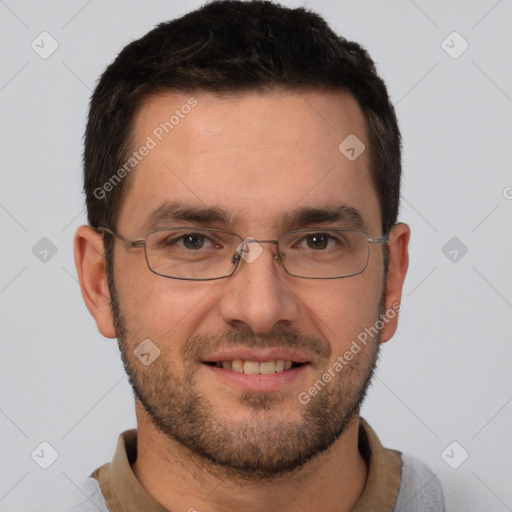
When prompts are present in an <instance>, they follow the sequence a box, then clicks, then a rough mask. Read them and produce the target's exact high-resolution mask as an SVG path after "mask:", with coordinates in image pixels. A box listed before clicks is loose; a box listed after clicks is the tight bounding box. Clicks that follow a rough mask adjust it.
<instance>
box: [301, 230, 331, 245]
mask: <svg viewBox="0 0 512 512" xmlns="http://www.w3.org/2000/svg"><path fill="white" fill-rule="evenodd" d="M329 238H330V237H329V235H328V234H327V233H315V234H313V235H309V236H308V237H307V238H306V240H307V244H308V247H309V248H310V249H325V248H326V247H327V244H328V243H329Z"/></svg>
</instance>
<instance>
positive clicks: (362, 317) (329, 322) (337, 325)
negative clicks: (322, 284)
mask: <svg viewBox="0 0 512 512" xmlns="http://www.w3.org/2000/svg"><path fill="white" fill-rule="evenodd" d="M363 276H364V277H363ZM370 278H371V279H370ZM349 280H350V281H349ZM380 289H381V286H380V285H379V286H376V285H375V277H372V276H370V275H368V276H365V274H361V275H359V276H354V277H351V278H348V279H347V280H346V281H339V282H338V283H336V285H333V286H332V287H328V288H327V289H326V288H324V289H322V290H319V291H318V292H316V293H310V294H309V295H310V296H309V300H308V301H307V302H306V301H304V302H305V303H306V304H307V305H308V308H309V316H310V318H312V320H313V322H314V324H315V328H316V329H317V330H318V331H320V332H321V333H322V334H323V336H324V337H325V338H326V339H327V340H328V342H329V344H330V345H331V347H332V350H333V356H335V357H336V356H337V355H339V354H340V353H343V352H344V351H345V350H346V349H347V348H348V347H349V346H350V344H351V343H352V341H353V340H355V339H357V336H358V335H359V334H360V333H361V332H363V331H364V330H365V329H366V328H369V327H371V326H373V325H374V324H375V322H376V320H377V319H378V315H379V306H380ZM306 313H307V312H306Z"/></svg>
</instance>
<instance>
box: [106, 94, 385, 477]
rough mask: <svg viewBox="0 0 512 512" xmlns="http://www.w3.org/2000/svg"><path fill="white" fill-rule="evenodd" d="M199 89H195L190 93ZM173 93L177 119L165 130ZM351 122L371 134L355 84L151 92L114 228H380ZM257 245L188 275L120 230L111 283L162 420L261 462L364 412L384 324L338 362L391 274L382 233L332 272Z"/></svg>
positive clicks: (261, 233)
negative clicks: (144, 347)
mask: <svg viewBox="0 0 512 512" xmlns="http://www.w3.org/2000/svg"><path fill="white" fill-rule="evenodd" d="M190 96H193V99H194V102H196V104H195V105H194V107H193V108H191V109H188V108H183V105H186V104H189V105H190V104H192V103H191V100H190ZM176 109H178V110H179V111H180V112H181V115H180V116H179V118H180V119H179V121H178V122H177V123H176V124H175V125H174V126H173V128H172V130H171V129H169V128H168V130H169V133H166V132H165V131H162V130H160V131H159V130H158V129H157V128H158V127H161V124H160V123H162V122H165V121H166V120H168V119H169V117H170V115H172V114H173V113H174V112H175V111H176ZM185 112H187V113H186V115H185ZM155 129H157V131H156V132H155ZM155 134H159V136H157V135H155ZM350 134H355V135H356V136H357V137H358V138H359V139H360V140H361V141H362V142H363V143H364V144H365V145H366V147H368V144H369V143H368V140H367V133H366V128H365V122H364V117H363V114H362V112H361V110H360V108H359V107H358V105H357V103H356V101H355V100H354V99H353V98H352V97H351V96H349V95H340V94H335V93H320V92H304V93H302V94H298V93H295V92H293V93H292V92H290V91H288V92H272V93H250V94H245V95H242V96H237V97H235V96H223V97H215V96H214V95H212V94H208V93H197V94H193V95H182V94H168V95H165V96H161V97H158V98H152V99H151V100H148V102H147V103H146V104H145V105H144V106H143V107H142V108H141V110H140V111H139V112H138V114H137V116H136V118H135V120H134V139H133V140H134V144H133V145H134V148H139V147H140V146H142V145H143V144H145V143H146V141H147V140H148V136H150V137H151V138H152V139H153V140H154V141H155V143H156V145H155V147H153V148H152V149H151V150H150V151H149V152H148V154H147V156H145V157H144V158H143V159H141V161H140V162H139V163H138V166H137V169H136V170H135V171H133V175H132V179H133V181H132V183H131V184H130V187H129V189H128V191H127V194H126V196H125V198H124V200H123V203H122V207H121V209H120V212H119V216H118V223H117V226H116V231H117V232H118V233H120V234H121V235H122V236H124V237H125V238H128V239H131V240H134V239H141V238H144V237H145V236H146V235H147V233H148V232H149V231H151V230H152V229H159V228H167V227H176V226H187V228H188V227H190V229H191V230H193V228H198V227H207V228H216V229H222V230H227V231H231V232H234V233H237V234H238V235H240V236H241V237H242V238H244V239H245V238H247V237H251V238H255V239H261V240H269V239H276V238H277V237H278V236H279V235H281V234H282V233H284V232H286V231H290V230H295V229H306V228H319V227H320V228H333V227H341V228H359V229H361V228H364V230H365V231H366V232H367V233H368V235H369V236H370V237H380V236H382V233H381V231H380V226H381V216H380V210H379V204H378V199H377V195H376V192H375V190H374V188H373V185H372V182H371V178H370V174H369V171H368V166H369V155H368V151H363V153H362V154H361V155H360V156H359V157H358V158H357V159H355V160H353V161H351V160H349V159H348V158H346V156H345V155H344V154H342V152H340V150H339V149H338V146H339V145H340V143H341V142H342V141H343V140H344V139H345V138H346V137H347V136H349V135H350ZM159 138H161V140H159ZM171 203H172V205H171ZM177 203H179V206H180V209H179V211H176V208H175V207H176V205H177ZM171 206H173V207H174V208H171ZM198 210H202V211H201V212H199V211H198ZM306 210H309V211H310V213H309V215H300V213H301V212H302V213H304V211H306ZM313 210H315V213H314V214H311V211H313ZM333 210H336V211H337V212H338V214H337V216H333V215H332V211H333ZM191 211H193V214H192V213H191ZM220 211H222V215H219V212H220ZM155 212H157V214H155ZM322 212H323V213H322ZM325 212H331V214H329V215H327V214H326V213H325ZM340 212H341V213H340ZM347 212H350V214H347ZM336 217H337V218H336ZM260 247H261V249H263V251H262V252H261V254H259V256H258V257H257V258H256V259H254V261H251V262H250V263H249V262H248V260H247V261H246V260H242V261H241V262H240V264H239V266H238V268H237V270H236V272H235V274H234V275H232V276H231V277H229V278H226V279H220V280H215V281H185V280H176V279H167V278H164V277H161V276H158V275H155V274H154V273H152V272H151V271H150V270H149V269H148V266H147V264H146V261H145V258H144V250H143V249H136V248H135V249H130V250H126V248H125V246H124V244H123V243H122V242H119V241H116V242H115V246H114V260H113V261H114V268H113V279H114V284H115V289H114V288H112V287H111V290H110V292H111V294H112V302H113V304H114V313H115V317H116V318H115V325H116V332H117V336H118V338H119V343H120V348H121V351H122V356H123V360H124V363H125V366H126V369H127V372H128V374H129V376H130V379H131V383H132V386H133V388H134V391H135V394H136V397H137V399H138V400H139V401H140V403H141V404H142V405H143V407H144V409H145V411H146V412H147V414H148V416H149V417H150V418H151V421H152V422H153V423H154V425H155V426H156V427H157V428H158V429H159V430H160V431H161V432H162V433H164V434H165V435H166V436H167V437H168V438H169V439H170V440H172V441H173V442H179V443H180V444H181V445H183V446H185V447H187V448H188V449H190V450H191V451H192V452H193V453H194V454H196V455H197V456H198V459H199V460H201V459H202V460H204V461H206V460H207V459H208V460H209V461H210V462H212V461H213V462H214V463H215V464H217V465H221V466H225V467H227V468H231V469H234V470H236V471H238V472H240V473H243V472H245V473H250V474H252V475H255V476H258V475H259V476H260V477H262V478H264V477H271V476H274V475H277V474H279V473H283V472H287V471H290V470H292V469H294V468H297V467H299V466H300V465H302V464H304V463H305V462H306V461H307V460H309V459H311V458H312V457H313V456H315V455H316V454H318V453H320V452H322V451H324V450H326V449H327V448H328V447H329V446H331V445H332V444H333V443H334V442H335V441H336V439H337V438H338V437H339V436H340V434H341V433H342V432H343V430H344V429H345V427H346V426H347V424H348V423H349V421H350V420H351V419H352V418H353V417H354V414H355V413H357V411H358V408H359V406H360V403H361V401H362V398H363V396H364V393H365V390H366V387H367V384H368V382H369V379H370V377H371V373H372V370H373V368H374V366H375V362H376V359H377V355H378V348H379V335H375V336H374V337H373V338H369V339H368V342H367V343H366V344H364V345H363V344H361V343H359V348H360V351H359V352H358V353H357V354H355V355H354V356H353V357H352V358H351V359H350V360H349V361H348V360H346V358H345V360H344V365H343V369H342V370H341V371H333V368H337V367H336V365H335V363H336V361H339V357H343V355H344V354H345V353H346V351H347V350H349V349H350V347H351V346H353V342H354V341H355V340H357V339H358V335H360V333H361V332H362V331H364V329H365V328H369V327H371V326H373V325H374V324H375V323H376V321H377V320H378V319H379V314H381V313H383V303H382V299H383V296H384V293H385V282H386V281H385V275H384V267H383V249H382V246H381V245H370V249H369V251H370V254H369V261H368V266H367V268H366V269H365V271H364V272H363V273H361V274H358V275H356V276H352V277H348V278H344V279H325V280H322V279H321V280H316V279H300V278H297V277H292V276H290V275H288V274H287V273H286V272H285V271H284V269H283V268H282V266H281V263H280V260H279V258H276V255H277V253H276V247H275V244H271V243H270V244H269V243H262V244H260ZM146 339H149V340H151V343H152V344H153V345H155V346H156V347H158V350H159V351H160V355H159V356H158V357H157V358H156V359H155V360H154V361H153V362H152V363H151V364H149V365H148V366H146V365H144V364H142V363H141V361H140V360H139V359H138V358H137V357H136V356H135V354H134V350H135V349H136V348H137V347H138V346H139V345H140V344H141V342H142V341H143V340H146ZM146 343H147V342H146ZM223 361H224V364H223V366H225V368H224V367H221V368H219V367H218V366H219V365H222V362H223ZM233 361H235V363H233ZM283 361H285V363H283ZM290 362H291V363H292V367H291V368H289V369H288V367H289V366H290ZM216 363H219V364H216ZM282 366H284V367H285V368H284V369H283V368H282ZM241 368H243V371H236V370H240V369H241ZM276 370H282V371H276ZM329 370H330V374H331V378H330V379H329V382H327V383H326V382H325V381H326V378H324V377H323V376H324V375H325V374H326V373H329ZM252 372H261V373H256V374H253V373H252ZM266 372H270V373H268V374H267V373H266ZM319 379H320V380H322V382H324V385H320V386H319V385H318V384H317V392H316V393H315V392H312V393H309V392H308V390H310V389H311V388H312V387H314V385H315V383H318V381H319ZM306 395H307V397H306ZM300 397H302V399H300ZM306 398H307V399H306Z"/></svg>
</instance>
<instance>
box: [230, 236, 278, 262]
mask: <svg viewBox="0 0 512 512" xmlns="http://www.w3.org/2000/svg"><path fill="white" fill-rule="evenodd" d="M254 243H255V244H258V245H259V244H274V245H275V246H276V247H277V248H278V251H277V254H276V255H275V256H274V259H275V260H279V259H280V254H279V240H277V239H275V240H272V239H268V240H260V239H258V238H246V239H244V240H242V242H241V244H240V252H239V254H238V259H240V256H241V253H242V252H245V246H246V245H249V244H254Z"/></svg>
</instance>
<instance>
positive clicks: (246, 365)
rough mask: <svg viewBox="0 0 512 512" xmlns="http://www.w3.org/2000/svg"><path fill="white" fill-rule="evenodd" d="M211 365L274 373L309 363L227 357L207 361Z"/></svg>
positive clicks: (226, 368) (250, 373)
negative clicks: (220, 359) (221, 359)
mask: <svg viewBox="0 0 512 512" xmlns="http://www.w3.org/2000/svg"><path fill="white" fill-rule="evenodd" d="M205 364H207V365H209V366H215V367H216V368H222V369H224V370H231V371H233V372H236V373H245V374H247V375H258V374H260V375H272V374H274V373H281V372H286V371H288V370H291V369H293V368H299V367H300V366H302V365H304V364H308V363H299V362H297V361H291V360H289V359H271V360H269V361H252V360H250V359H225V360H223V361H205Z"/></svg>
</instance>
